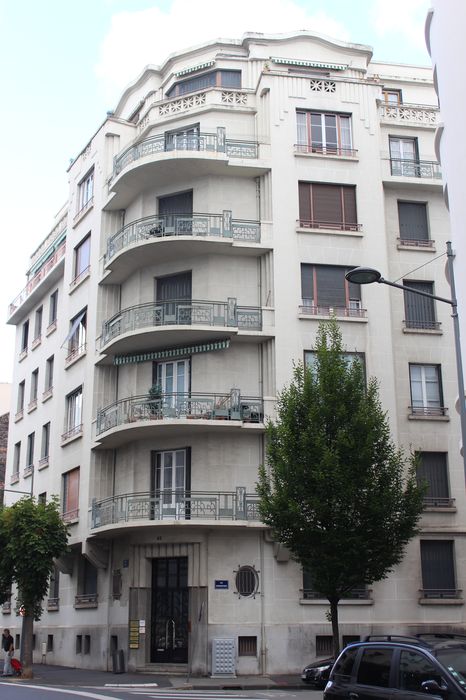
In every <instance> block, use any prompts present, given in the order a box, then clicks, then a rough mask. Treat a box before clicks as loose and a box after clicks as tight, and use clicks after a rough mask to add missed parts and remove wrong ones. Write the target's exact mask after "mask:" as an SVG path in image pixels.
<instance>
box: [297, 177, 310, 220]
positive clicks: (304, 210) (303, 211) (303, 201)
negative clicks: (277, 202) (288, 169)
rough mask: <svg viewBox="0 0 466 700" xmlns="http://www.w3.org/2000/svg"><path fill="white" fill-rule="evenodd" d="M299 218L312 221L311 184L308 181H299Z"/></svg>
mask: <svg viewBox="0 0 466 700" xmlns="http://www.w3.org/2000/svg"><path fill="white" fill-rule="evenodd" d="M298 191H299V220H300V221H311V220H312V213H311V185H310V184H309V183H308V182H300V183H299V188H298Z"/></svg>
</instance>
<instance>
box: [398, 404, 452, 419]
mask: <svg viewBox="0 0 466 700" xmlns="http://www.w3.org/2000/svg"><path fill="white" fill-rule="evenodd" d="M408 410H409V414H408V418H410V419H411V420H415V419H416V418H418V419H421V420H422V419H428V420H450V419H449V417H448V408H446V407H445V406H409V408H408Z"/></svg>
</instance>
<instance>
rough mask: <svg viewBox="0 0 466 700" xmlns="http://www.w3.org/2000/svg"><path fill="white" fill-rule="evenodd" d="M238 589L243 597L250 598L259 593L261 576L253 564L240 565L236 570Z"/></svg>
mask: <svg viewBox="0 0 466 700" xmlns="http://www.w3.org/2000/svg"><path fill="white" fill-rule="evenodd" d="M235 582H236V590H237V592H238V594H239V595H240V596H242V597H243V598H250V597H251V596H253V595H255V594H256V593H257V588H258V586H259V577H258V575H257V571H256V570H255V569H254V567H253V566H240V567H239V569H238V571H237V572H236V579H235Z"/></svg>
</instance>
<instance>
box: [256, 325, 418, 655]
mask: <svg viewBox="0 0 466 700" xmlns="http://www.w3.org/2000/svg"><path fill="white" fill-rule="evenodd" d="M314 357H315V362H314V363H313V366H312V367H304V366H303V365H302V363H299V364H298V365H296V366H295V368H294V374H293V381H292V382H291V383H290V384H289V385H288V386H287V387H285V388H284V390H283V391H282V392H281V394H280V395H279V398H278V403H277V419H276V421H275V422H270V423H269V425H268V428H267V437H268V447H267V466H262V467H261V469H260V473H259V482H258V486H257V490H258V493H259V496H260V512H261V517H262V519H263V521H264V522H265V523H266V524H267V525H270V527H271V528H272V530H273V532H274V535H275V537H276V538H277V540H279V541H280V542H282V543H283V544H284V545H286V546H287V547H288V549H289V550H290V551H291V552H292V554H293V555H294V557H295V558H296V560H297V561H299V562H300V563H301V564H302V566H303V568H305V569H308V570H309V571H310V572H311V576H312V582H313V586H314V589H315V590H316V591H318V592H320V593H321V594H322V596H323V597H326V598H327V599H328V600H329V602H330V611H331V620H332V625H333V635H334V650H335V653H336V652H337V651H338V648H339V633H338V602H339V600H340V599H341V598H342V597H343V596H344V595H345V594H346V593H348V591H350V590H351V589H352V588H356V587H360V586H361V585H364V584H371V583H373V582H374V581H379V580H381V579H383V578H386V577H387V575H388V574H389V572H390V571H391V570H392V569H393V567H394V566H395V565H396V564H398V563H399V562H400V561H401V560H402V558H403V552H404V548H405V546H406V544H407V542H408V541H409V540H410V539H411V538H412V537H413V536H414V535H415V534H416V532H417V523H418V520H419V517H420V514H421V512H422V496H423V490H422V489H420V488H419V487H418V485H417V482H416V474H415V468H416V465H415V460H414V457H413V456H411V457H410V458H409V459H406V457H405V456H404V453H403V452H402V450H401V449H399V448H397V447H395V445H394V443H393V441H392V439H391V436H390V428H389V424H388V419H387V416H386V414H385V412H384V411H383V409H382V406H381V403H380V400H379V396H378V385H377V381H376V380H375V379H373V378H371V379H369V381H368V382H367V384H366V380H365V375H364V368H363V365H362V363H361V362H360V361H352V362H351V361H348V356H347V355H346V354H345V351H344V348H343V345H342V337H341V331H340V329H339V327H338V324H337V322H336V321H335V320H333V321H331V322H326V323H322V324H320V326H319V330H318V334H317V340H316V344H315V356H314Z"/></svg>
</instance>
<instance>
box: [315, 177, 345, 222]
mask: <svg viewBox="0 0 466 700" xmlns="http://www.w3.org/2000/svg"><path fill="white" fill-rule="evenodd" d="M312 201H313V208H314V221H316V222H317V223H320V224H323V223H342V222H343V209H342V202H341V187H340V185H312Z"/></svg>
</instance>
